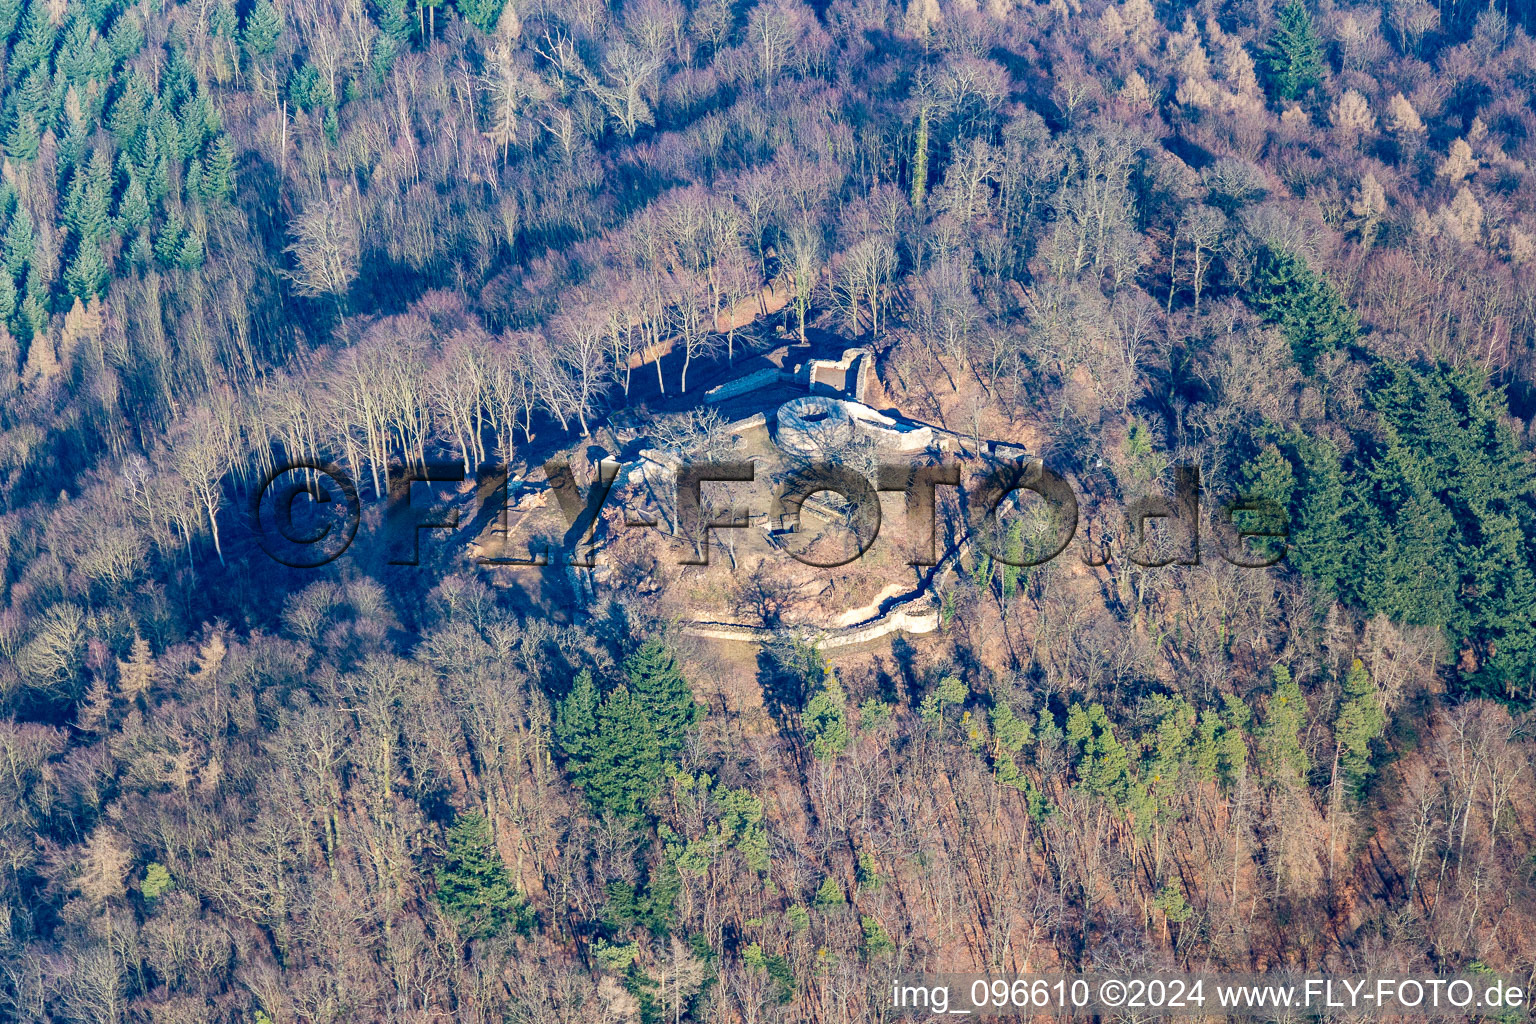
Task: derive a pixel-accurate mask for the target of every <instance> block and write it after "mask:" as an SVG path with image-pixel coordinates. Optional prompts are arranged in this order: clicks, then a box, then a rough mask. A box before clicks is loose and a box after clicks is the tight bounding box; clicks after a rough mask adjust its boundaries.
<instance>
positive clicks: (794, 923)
mask: <svg viewBox="0 0 1536 1024" xmlns="http://www.w3.org/2000/svg"><path fill="white" fill-rule="evenodd" d="M784 920H785V922H786V923H787V924H788V925H789V930H790V931H792V932H797V933H798V932H803V931H805V930H806V929H807V928H809V927H810V926H811V912H810V911H809V910H806V909H805V907H804V905H802V904H799V903H792V904H790V906H789V909H788V910H786V911H784Z"/></svg>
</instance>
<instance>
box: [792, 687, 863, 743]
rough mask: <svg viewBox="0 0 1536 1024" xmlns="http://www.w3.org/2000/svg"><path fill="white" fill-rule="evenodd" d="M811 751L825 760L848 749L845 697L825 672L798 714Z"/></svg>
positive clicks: (846, 699) (846, 700)
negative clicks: (819, 685)
mask: <svg viewBox="0 0 1536 1024" xmlns="http://www.w3.org/2000/svg"><path fill="white" fill-rule="evenodd" d="M800 718H801V721H802V722H803V723H804V725H805V732H806V735H807V736H809V737H810V740H811V753H813V754H815V755H816V756H817V757H818V758H821V759H823V760H826V759H828V758H834V757H836V756H837V755H839V754H841V753H842V752H843V751H845V750H847V749H848V744H849V743H850V742H852V740H853V736H852V734H851V733H850V732H849V731H848V696H847V694H845V693H844V692H843V688H842V686H841V685H839V683H838V681H837V679H836V678H835V677H834V676H833V675H832V673H830V672H827V673H826V675H825V677H824V680H823V682H822V686H821V689H819V690H818V691H817V692H816V693H814V694H812V696H811V699H810V700H808V701H806V702H805V710H804V711H803V712H802V713H801V716H800Z"/></svg>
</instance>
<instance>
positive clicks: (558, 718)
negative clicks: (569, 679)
mask: <svg viewBox="0 0 1536 1024" xmlns="http://www.w3.org/2000/svg"><path fill="white" fill-rule="evenodd" d="M597 702H598V701H597V687H596V686H595V685H593V682H592V673H591V672H589V671H587V670H586V669H582V670H581V672H579V673H577V675H576V681H575V682H574V683H573V684H571V692H570V693H568V694H566V695H565V699H564V700H561V701H560V702H559V703H558V704H557V705H555V719H554V723H553V725H552V731H553V733H554V739H555V747H556V749H558V750H559V752H560V756H561V757H563V758H565V759H566V760H567V761H574V762H576V763H578V764H581V763H585V762H586V761H589V760H591V758H592V742H593V738H594V737H595V736H596V734H597Z"/></svg>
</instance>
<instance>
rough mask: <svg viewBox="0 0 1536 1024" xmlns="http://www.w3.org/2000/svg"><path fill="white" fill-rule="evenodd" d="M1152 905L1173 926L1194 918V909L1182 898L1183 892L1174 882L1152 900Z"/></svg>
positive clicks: (1159, 891) (1160, 890) (1164, 887)
mask: <svg viewBox="0 0 1536 1024" xmlns="http://www.w3.org/2000/svg"><path fill="white" fill-rule="evenodd" d="M1152 905H1153V906H1155V907H1156V908H1157V909H1158V910H1161V911H1162V912H1163V916H1164V917H1166V918H1168V920H1169V921H1170V922H1171V923H1173V924H1183V923H1184V922H1185V921H1188V920H1189V919H1190V918H1191V917H1193V916H1194V913H1195V908H1194V907H1191V906H1190V905H1189V901H1188V900H1186V899H1185V898H1184V890H1183V888H1181V887H1180V886H1179V885H1178V883H1176V882H1169V883H1168V884H1167V885H1165V886H1163V887H1162V888H1161V889H1159V890H1158V893H1157V895H1156V896H1154V897H1153V898H1152Z"/></svg>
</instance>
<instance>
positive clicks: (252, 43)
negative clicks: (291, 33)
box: [241, 0, 283, 58]
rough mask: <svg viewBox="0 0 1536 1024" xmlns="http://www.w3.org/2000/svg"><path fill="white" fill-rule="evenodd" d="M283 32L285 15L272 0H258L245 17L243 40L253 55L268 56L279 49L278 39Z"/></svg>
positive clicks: (258, 56) (248, 51) (247, 50)
mask: <svg viewBox="0 0 1536 1024" xmlns="http://www.w3.org/2000/svg"><path fill="white" fill-rule="evenodd" d="M282 34H283V16H282V14H281V13H279V12H278V9H277V5H276V4H274V3H272V2H271V0H258V2H257V4H256V5H255V6H254V7H252V8H251V13H250V14H248V15H246V17H245V31H244V33H243V34H242V37H241V42H242V43H244V45H245V50H246V52H247V53H249V54H250V55H251V56H252V57H256V58H260V57H268V56H271V55H272V53H273V51H275V50H276V49H277V41H278V39H279V38H280V37H281V36H282Z"/></svg>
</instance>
